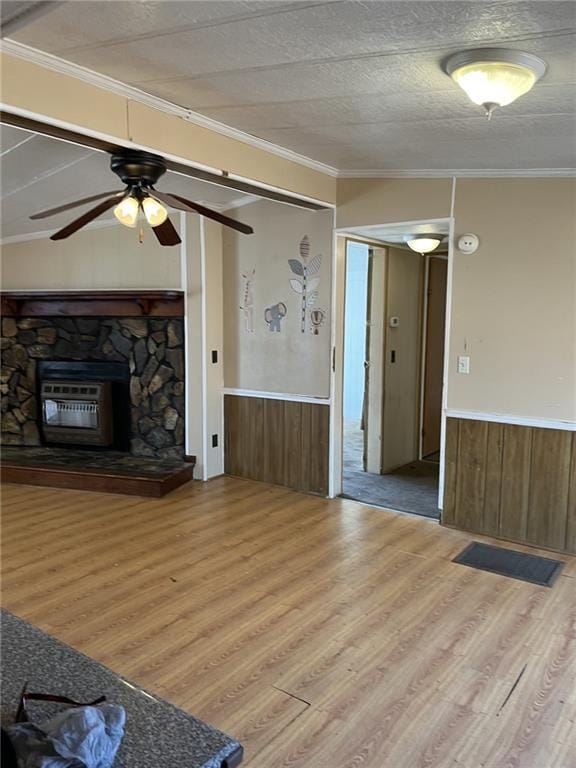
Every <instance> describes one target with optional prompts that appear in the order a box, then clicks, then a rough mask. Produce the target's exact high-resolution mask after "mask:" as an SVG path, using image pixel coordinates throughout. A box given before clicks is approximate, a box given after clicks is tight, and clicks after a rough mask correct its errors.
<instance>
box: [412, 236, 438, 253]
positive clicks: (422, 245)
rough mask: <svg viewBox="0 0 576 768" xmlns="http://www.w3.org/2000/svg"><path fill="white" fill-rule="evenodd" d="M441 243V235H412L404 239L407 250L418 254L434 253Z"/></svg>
mask: <svg viewBox="0 0 576 768" xmlns="http://www.w3.org/2000/svg"><path fill="white" fill-rule="evenodd" d="M441 242H442V235H414V236H413V237H410V238H407V239H406V245H407V246H408V248H411V249H412V250H413V251H416V253H420V254H424V253H431V252H432V251H435V250H436V248H438V246H439V245H440V243H441Z"/></svg>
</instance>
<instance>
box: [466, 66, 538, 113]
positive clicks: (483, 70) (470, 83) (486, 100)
mask: <svg viewBox="0 0 576 768" xmlns="http://www.w3.org/2000/svg"><path fill="white" fill-rule="evenodd" d="M452 79H453V80H454V81H455V82H456V83H458V85H459V86H460V88H462V90H463V91H465V92H466V93H467V95H468V98H469V99H470V101H473V102H474V104H478V105H479V106H481V105H482V104H497V105H498V106H499V107H505V106H506V105H507V104H512V102H513V101H516V99H517V98H519V97H520V96H523V95H524V94H525V93H528V91H529V90H530V89H531V88H532V86H533V85H534V83H535V82H536V75H535V74H534V72H532V71H531V70H530V69H525V68H524V67H517V66H515V65H514V64H506V63H504V62H502V61H484V62H481V63H479V64H468V66H467V67H460V69H457V70H456V71H455V72H454V73H453V74H452Z"/></svg>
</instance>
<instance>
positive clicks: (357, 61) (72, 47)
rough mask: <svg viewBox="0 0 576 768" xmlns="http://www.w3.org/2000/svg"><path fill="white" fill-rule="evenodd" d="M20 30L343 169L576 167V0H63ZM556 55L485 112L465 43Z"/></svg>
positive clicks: (19, 37) (31, 39) (50, 47)
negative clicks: (471, 87) (469, 87)
mask: <svg viewBox="0 0 576 768" xmlns="http://www.w3.org/2000/svg"><path fill="white" fill-rule="evenodd" d="M13 39H14V40H16V41H18V42H21V43H25V44H27V45H29V46H33V47H35V48H38V49H40V50H42V51H46V52H49V53H51V54H54V55H56V56H59V57H61V58H63V59H66V60H68V61H71V62H74V63H76V64H80V65H82V66H84V67H88V68H90V69H93V70H95V71H97V72H99V73H102V74H106V75H109V76H111V77H113V78H116V79H117V80H120V81H122V82H124V83H128V84H130V85H134V86H137V87H139V88H141V89H142V90H145V91H147V92H149V93H151V94H154V95H157V96H161V97H163V98H165V99H168V100H170V101H173V102H175V103H177V104H179V105H181V106H183V107H186V108H189V109H192V110H194V111H197V112H200V113H202V114H204V115H206V116H208V117H211V118H213V119H216V120H219V121H221V122H223V123H225V124H227V125H230V126H233V127H235V128H239V129H241V130H243V131H246V132H248V133H251V134H253V135H255V136H258V137H260V138H263V139H266V140H268V141H271V142H273V143H275V144H279V145H281V146H283V147H286V148H289V149H292V150H294V151H296V152H299V153H301V154H303V155H306V156H308V157H312V158H314V159H316V160H319V161H322V162H325V163H328V164H330V165H334V166H336V167H338V168H339V169H342V170H353V169H354V170H355V169H360V170H370V169H383V170H389V171H396V170H408V171H409V170H426V169H428V170H431V171H440V170H443V169H447V170H453V169H456V170H457V169H478V170H480V171H481V170H484V169H502V170H515V169H537V168H568V167H574V166H576V160H575V157H576V138H575V137H576V45H575V43H576V3H574V2H572V0H570V2H555V1H554V0H546V1H545V2H507V1H506V0H492V1H489V2H484V1H482V0H476V1H475V2H460V1H459V0H452V1H448V2H434V1H433V0H430V1H424V2H416V1H413V0H401V1H400V2H388V1H387V0H377V1H372V0H367V1H366V0H362V1H360V0H332V1H331V2H313V1H311V2H306V0H299V1H298V2H293V1H291V2H281V0H262V1H261V2H250V1H244V0H229V1H228V2H220V1H219V0H210V1H209V2H196V1H195V0H191V1H190V0H189V1H188V2H171V1H170V0H167V1H166V2H146V1H145V2H122V1H120V2H118V1H117V0H115V1H114V2H91V1H90V0H87V1H85V2H64V3H61V4H58V5H56V7H55V8H54V10H53V11H52V12H51V13H49V14H46V15H44V16H43V17H41V18H39V19H37V20H32V21H31V22H30V23H29V24H28V25H27V26H25V27H23V28H20V29H19V30H17V31H16V32H15V33H14V35H13ZM480 46H509V47H513V48H519V49H522V50H526V51H530V52H533V53H536V54H538V55H540V56H542V57H543V58H544V59H545V60H546V61H547V62H548V65H549V69H548V72H547V74H546V75H545V77H544V78H543V80H542V81H541V82H540V83H538V84H537V85H536V87H535V88H534V89H533V91H531V92H530V93H529V94H528V95H526V96H524V97H523V98H521V99H520V100H518V101H517V102H515V103H514V104H512V105H510V106H509V107H507V108H506V109H503V110H501V111H498V112H497V113H496V114H495V116H494V118H493V120H492V121H491V122H487V121H486V119H485V118H484V116H483V114H482V112H481V110H480V109H479V108H477V107H475V106H474V105H473V104H471V102H469V101H468V99H467V97H466V96H465V94H464V93H463V92H462V91H461V90H460V89H459V88H458V86H456V85H455V84H454V83H453V82H452V81H451V80H450V79H449V78H448V77H447V76H446V75H445V74H444V73H443V71H442V68H441V63H442V61H443V59H444V58H445V57H446V56H448V55H449V54H451V53H453V52H454V51H457V50H459V49H461V48H470V47H480Z"/></svg>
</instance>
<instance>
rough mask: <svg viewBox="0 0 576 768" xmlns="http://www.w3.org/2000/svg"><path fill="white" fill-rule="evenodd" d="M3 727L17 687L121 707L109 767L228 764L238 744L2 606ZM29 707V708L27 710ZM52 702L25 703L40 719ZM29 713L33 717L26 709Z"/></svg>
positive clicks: (227, 767)
mask: <svg viewBox="0 0 576 768" xmlns="http://www.w3.org/2000/svg"><path fill="white" fill-rule="evenodd" d="M0 616H1V620H2V660H1V661H2V666H1V669H2V704H1V716H2V725H4V726H5V725H7V724H10V723H12V722H13V721H14V714H15V712H16V707H17V706H18V701H19V698H20V694H21V691H22V687H23V685H24V683H25V682H26V681H28V686H27V689H28V691H29V692H34V693H39V692H41V693H51V694H58V695H61V696H68V697H70V698H72V699H75V700H77V701H91V700H93V699H95V698H97V697H98V696H101V695H105V696H106V698H107V700H108V701H109V702H110V703H112V704H121V705H122V706H123V707H124V709H125V710H126V728H125V735H124V739H123V741H122V744H121V746H120V750H119V752H118V755H117V757H116V760H115V762H114V768H165V767H166V768H167V767H168V766H171V767H172V766H173V767H174V768H235V766H237V765H239V764H240V762H241V759H242V747H241V746H240V744H239V743H238V742H237V741H235V740H234V739H231V738H230V737H229V736H226V734H224V733H222V732H221V731H219V730H217V729H216V728H212V727H211V726H209V725H207V724H206V723H203V722H202V721H201V720H197V719H196V718H195V717H193V716H192V715H189V714H187V713H186V712H184V711H183V710H181V709H178V707H175V706H173V705H172V704H169V703H168V702H166V701H164V700H162V699H159V698H158V697H156V696H153V695H152V694H150V693H148V692H147V691H144V690H142V689H141V688H140V687H139V686H137V685H135V684H134V683H131V682H129V681H127V680H124V679H123V678H121V677H119V676H118V675H116V674H115V673H114V672H112V671H111V670H109V669H107V668H106V667H104V666H102V665H101V664H98V663H97V662H96V661H93V660H92V659H90V658H88V657H87V656H84V655H83V654H81V653H79V652H78V651H75V650H74V649H73V648H70V646H68V645H65V644H64V643H61V642H60V641H59V640H56V639H55V638H53V637H50V635H47V634H45V633H44V632H42V631H41V630H39V629H37V628H36V627H34V626H32V625H31V624H28V622H26V621H24V620H23V619H20V618H18V616H15V615H14V614H12V613H10V612H9V611H7V610H5V609H2V610H1V612H0ZM32 707H34V709H32ZM42 707H52V709H50V710H45V713H46V715H48V716H50V715H51V714H54V713H55V710H54V708H53V707H54V705H46V704H39V703H34V702H32V703H31V704H30V708H31V712H32V713H38V714H37V718H38V720H41V719H42V715H41V712H42V709H41V708H42ZM33 716H34V715H33Z"/></svg>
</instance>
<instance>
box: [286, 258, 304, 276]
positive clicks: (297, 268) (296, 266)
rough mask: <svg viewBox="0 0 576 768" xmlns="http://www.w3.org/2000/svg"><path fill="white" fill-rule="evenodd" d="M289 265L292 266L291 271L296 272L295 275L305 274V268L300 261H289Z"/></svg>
mask: <svg viewBox="0 0 576 768" xmlns="http://www.w3.org/2000/svg"><path fill="white" fill-rule="evenodd" d="M288 264H289V265H290V269H291V270H292V272H294V274H295V275H303V274H304V267H303V266H302V264H301V263H300V262H299V261H298V259H288Z"/></svg>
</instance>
